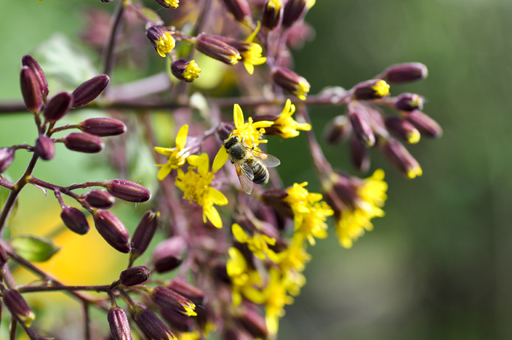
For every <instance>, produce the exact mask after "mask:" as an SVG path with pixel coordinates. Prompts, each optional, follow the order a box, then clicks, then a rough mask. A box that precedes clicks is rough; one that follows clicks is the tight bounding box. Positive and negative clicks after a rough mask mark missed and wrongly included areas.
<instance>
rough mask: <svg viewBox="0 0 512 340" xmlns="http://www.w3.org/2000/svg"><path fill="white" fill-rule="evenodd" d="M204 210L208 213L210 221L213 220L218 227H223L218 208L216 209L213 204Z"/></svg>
mask: <svg viewBox="0 0 512 340" xmlns="http://www.w3.org/2000/svg"><path fill="white" fill-rule="evenodd" d="M203 209H204V208H203ZM203 212H204V213H205V214H206V217H207V218H208V219H209V220H210V222H212V224H213V225H214V226H215V227H216V228H222V219H221V218H220V215H219V212H218V211H217V209H215V208H214V207H213V206H212V207H210V208H208V209H204V210H203Z"/></svg>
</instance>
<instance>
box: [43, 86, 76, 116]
mask: <svg viewBox="0 0 512 340" xmlns="http://www.w3.org/2000/svg"><path fill="white" fill-rule="evenodd" d="M72 102H73V96H72V95H71V94H69V93H67V92H61V93H59V94H56V95H55V96H53V97H52V98H51V99H50V100H49V101H48V103H47V104H46V107H45V109H44V118H45V119H46V120H47V121H49V122H52V123H55V122H56V121H58V120H59V119H61V118H62V117H64V115H65V114H66V113H67V112H68V110H69V108H70V107H71V103H72Z"/></svg>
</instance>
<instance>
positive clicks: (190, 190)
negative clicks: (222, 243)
mask: <svg viewBox="0 0 512 340" xmlns="http://www.w3.org/2000/svg"><path fill="white" fill-rule="evenodd" d="M188 162H189V164H190V165H191V166H189V168H188V171H187V172H186V173H185V172H184V171H183V170H181V169H178V176H177V177H176V182H175V184H176V186H177V187H178V188H180V189H181V190H182V191H183V194H184V195H183V197H184V198H185V199H188V200H189V201H193V202H195V203H197V204H199V205H200V206H202V207H203V221H204V222H205V223H206V218H208V220H210V222H211V223H212V224H213V225H214V226H215V227H217V228H222V219H221V218H220V215H219V212H218V211H217V209H215V207H214V206H213V205H214V204H217V205H226V204H227V203H228V199H227V198H226V196H224V194H223V193H221V192H220V191H219V190H217V189H215V188H212V187H211V182H212V180H213V178H214V177H215V176H214V172H215V171H216V170H215V169H214V172H209V171H208V168H209V164H210V163H209V159H208V154H206V153H203V154H201V155H200V156H196V155H192V156H189V157H188ZM196 170H197V171H196Z"/></svg>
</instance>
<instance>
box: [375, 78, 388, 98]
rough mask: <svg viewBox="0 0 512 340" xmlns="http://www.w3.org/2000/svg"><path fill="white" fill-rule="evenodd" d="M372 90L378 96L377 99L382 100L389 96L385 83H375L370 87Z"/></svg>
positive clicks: (380, 81)
mask: <svg viewBox="0 0 512 340" xmlns="http://www.w3.org/2000/svg"><path fill="white" fill-rule="evenodd" d="M372 89H373V90H374V91H375V93H376V95H378V97H379V98H382V97H384V96H387V95H388V94H389V84H388V83H386V82H385V81H384V80H379V81H378V82H376V83H375V85H373V86H372Z"/></svg>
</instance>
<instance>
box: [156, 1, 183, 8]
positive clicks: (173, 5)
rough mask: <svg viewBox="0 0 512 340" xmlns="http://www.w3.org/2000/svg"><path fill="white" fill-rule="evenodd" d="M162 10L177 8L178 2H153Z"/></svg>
mask: <svg viewBox="0 0 512 340" xmlns="http://www.w3.org/2000/svg"><path fill="white" fill-rule="evenodd" d="M155 1H156V3H157V4H159V5H160V6H162V7H163V8H178V6H179V0H155Z"/></svg>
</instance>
